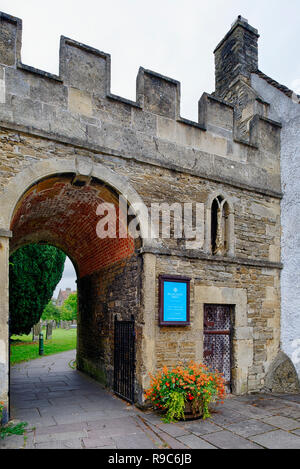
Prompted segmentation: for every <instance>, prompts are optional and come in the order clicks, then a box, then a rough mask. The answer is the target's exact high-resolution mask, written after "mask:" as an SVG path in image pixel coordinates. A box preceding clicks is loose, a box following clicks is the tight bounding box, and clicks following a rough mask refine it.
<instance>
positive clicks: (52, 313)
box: [42, 300, 60, 321]
mask: <svg viewBox="0 0 300 469" xmlns="http://www.w3.org/2000/svg"><path fill="white" fill-rule="evenodd" d="M42 319H44V320H46V319H55V321H59V320H60V309H59V307H58V306H56V305H55V304H54V303H53V301H52V300H50V301H49V303H47V304H46V306H45V308H44V311H43V314H42Z"/></svg>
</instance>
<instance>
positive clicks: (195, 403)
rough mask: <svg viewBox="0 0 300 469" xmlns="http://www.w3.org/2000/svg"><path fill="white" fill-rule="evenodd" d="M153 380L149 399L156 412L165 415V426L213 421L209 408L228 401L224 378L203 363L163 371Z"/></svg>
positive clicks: (146, 393)
mask: <svg viewBox="0 0 300 469" xmlns="http://www.w3.org/2000/svg"><path fill="white" fill-rule="evenodd" d="M150 377H151V386H150V388H149V389H147V390H146V392H145V398H146V399H147V400H148V401H150V403H151V405H152V406H153V407H154V408H155V409H159V410H160V411H163V412H164V413H165V417H164V419H163V420H164V421H165V422H174V421H176V420H188V419H191V418H200V417H202V418H203V419H206V418H208V417H210V412H209V405H210V404H211V403H212V402H218V401H221V402H222V401H223V399H224V397H225V382H224V378H223V376H222V375H221V374H220V373H218V372H212V371H210V370H209V369H208V368H207V367H206V366H205V365H203V364H201V363H195V362H190V363H189V364H188V365H179V366H177V367H176V368H173V369H168V368H167V367H163V369H162V370H161V371H159V372H158V373H157V374H156V375H155V376H152V375H150Z"/></svg>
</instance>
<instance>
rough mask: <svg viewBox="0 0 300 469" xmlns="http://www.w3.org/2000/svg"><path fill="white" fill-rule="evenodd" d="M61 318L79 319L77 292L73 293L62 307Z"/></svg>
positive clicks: (67, 319) (65, 319) (68, 319)
mask: <svg viewBox="0 0 300 469" xmlns="http://www.w3.org/2000/svg"><path fill="white" fill-rule="evenodd" d="M60 315H61V319H63V320H64V321H73V320H76V319H77V293H71V295H69V296H68V298H67V299H66V300H65V301H64V302H63V304H62V305H61V308H60Z"/></svg>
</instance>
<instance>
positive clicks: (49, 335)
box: [46, 321, 52, 340]
mask: <svg viewBox="0 0 300 469" xmlns="http://www.w3.org/2000/svg"><path fill="white" fill-rule="evenodd" d="M49 339H52V321H49V322H48V324H47V326H46V340H49Z"/></svg>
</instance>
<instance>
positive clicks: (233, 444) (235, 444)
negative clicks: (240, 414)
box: [202, 430, 260, 449]
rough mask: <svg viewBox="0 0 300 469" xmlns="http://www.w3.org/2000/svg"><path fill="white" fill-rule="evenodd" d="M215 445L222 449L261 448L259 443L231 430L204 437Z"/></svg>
mask: <svg viewBox="0 0 300 469" xmlns="http://www.w3.org/2000/svg"><path fill="white" fill-rule="evenodd" d="M202 438H203V439H205V440H206V441H208V442H209V443H211V444H212V445H213V446H216V447H217V448H221V449H259V448H260V447H259V445H257V444H255V443H252V442H251V441H249V440H246V439H245V438H242V437H241V436H238V435H235V434H234V433H231V432H230V431H227V430H223V431H221V432H217V433H210V434H208V435H203V437H202Z"/></svg>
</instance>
